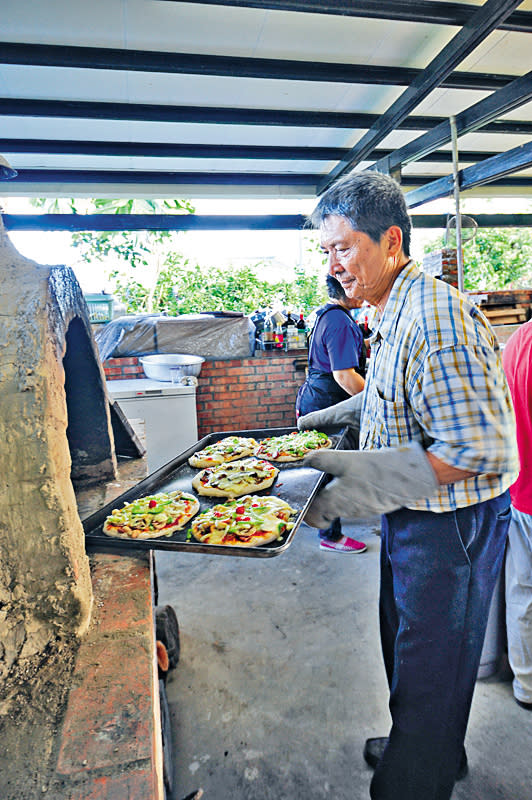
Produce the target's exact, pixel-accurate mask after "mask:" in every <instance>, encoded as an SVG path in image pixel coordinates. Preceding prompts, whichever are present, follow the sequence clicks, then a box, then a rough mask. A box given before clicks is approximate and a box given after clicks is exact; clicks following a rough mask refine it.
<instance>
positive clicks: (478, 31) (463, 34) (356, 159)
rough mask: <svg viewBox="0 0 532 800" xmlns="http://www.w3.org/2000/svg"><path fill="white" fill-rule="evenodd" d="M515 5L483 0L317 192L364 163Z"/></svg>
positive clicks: (504, 0) (513, 1) (505, 0)
mask: <svg viewBox="0 0 532 800" xmlns="http://www.w3.org/2000/svg"><path fill="white" fill-rule="evenodd" d="M519 4H520V0H486V2H485V3H484V5H483V6H481V7H480V8H479V9H478V11H476V12H475V14H473V16H472V17H471V19H470V20H469V21H468V22H467V24H466V25H465V26H464V27H463V28H462V29H461V30H460V31H459V32H458V33H457V34H456V36H454V37H453V38H452V39H451V41H450V42H449V44H447V45H446V46H445V47H444V48H443V50H441V51H440V52H439V53H438V55H437V56H436V57H435V58H433V59H432V61H431V62H430V64H429V65H428V66H427V68H426V69H425V70H424V72H423V73H422V74H421V75H420V76H419V77H418V78H416V79H415V80H414V81H413V82H412V84H411V85H410V86H409V87H408V88H407V89H406V90H405V91H404V92H403V93H402V94H401V96H400V97H399V98H398V99H397V100H396V101H395V102H394V103H392V105H391V106H390V107H389V108H388V109H387V110H386V111H385V112H384V114H382V115H381V117H380V119H379V121H378V122H376V123H375V124H374V125H372V126H371V128H370V130H369V131H368V132H367V133H365V134H364V135H363V136H362V138H361V139H360V141H358V142H357V144H356V145H355V146H354V147H353V148H352V149H351V152H350V154H349V156H348V157H346V158H344V159H342V161H340V162H339V163H338V164H337V165H336V166H335V167H334V168H333V169H332V170H331V171H330V172H329V174H328V175H327V177H326V178H325V179H324V180H323V181H321V183H320V185H319V187H318V192H319V193H322V192H323V191H325V189H327V188H328V187H329V186H330V185H331V184H332V183H334V182H335V181H336V180H337V179H338V178H339V177H341V176H342V175H345V174H346V173H347V172H349V171H350V170H351V169H353V168H354V167H356V165H357V164H359V163H360V161H364V160H366V159H367V158H368V156H369V154H370V153H371V151H372V150H374V149H375V147H376V146H377V145H378V144H379V142H381V141H382V140H383V139H384V138H385V137H386V136H387V135H388V134H389V133H391V132H392V131H393V130H394V129H395V128H397V126H398V125H399V123H400V122H402V121H403V120H404V119H405V118H406V117H407V116H408V115H409V114H410V112H411V111H413V110H414V108H416V106H418V105H419V104H420V103H421V102H422V100H424V99H425V98H426V97H427V95H429V94H430V92H432V91H433V90H434V89H435V88H437V87H438V86H439V85H440V84H441V82H442V81H443V79H444V78H446V77H447V76H448V75H449V74H450V73H451V72H452V70H453V69H454V68H455V67H456V66H457V64H459V63H460V62H461V61H463V59H464V58H466V56H468V55H469V54H470V53H471V52H472V51H473V50H474V49H475V48H476V47H477V46H478V45H479V44H480V43H481V42H482V41H483V40H484V39H485V38H486V36H487V35H488V34H489V33H491V31H493V30H495V29H496V28H497V27H498V25H500V24H501V22H503V21H504V20H505V19H506V17H507V16H508V15H509V14H510V13H511V12H512V11H513V10H514V9H515V8H516V6H518V5H519Z"/></svg>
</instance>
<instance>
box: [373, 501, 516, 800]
mask: <svg viewBox="0 0 532 800" xmlns="http://www.w3.org/2000/svg"><path fill="white" fill-rule="evenodd" d="M509 521H510V498H509V494H508V492H505V493H504V494H503V495H501V496H500V497H497V498H494V499H493V500H488V501H487V502H484V503H479V504H477V505H474V506H469V507H468V508H462V509H458V510H457V511H450V512H447V513H443V514H434V513H433V512H429V511H410V510H408V509H400V510H398V511H395V512H393V513H391V514H386V515H384V516H383V517H382V536H381V591H380V624H381V643H382V651H383V656H384V665H385V668H386V674H387V677H388V683H389V687H390V712H391V716H392V729H391V732H390V740H389V744H388V747H387V748H386V751H385V753H384V756H383V758H382V760H381V762H380V763H379V765H378V766H377V769H376V770H375V774H374V776H373V780H372V782H371V788H370V795H371V797H372V798H373V800H449V798H450V797H451V793H452V790H453V785H454V782H455V777H456V773H457V770H458V766H459V762H460V757H461V753H462V748H463V743H464V738H465V733H466V728H467V722H468V718H469V711H470V708H471V701H472V699H473V691H474V687H475V681H476V677H477V672H478V667H479V663H480V657H481V653H482V646H483V642H484V634H485V631H486V624H487V619H488V613H489V607H490V601H491V596H492V593H493V589H494V586H495V581H496V579H497V576H498V573H499V571H500V569H501V565H502V561H503V555H504V547H505V542H506V535H507V531H508V525H509Z"/></svg>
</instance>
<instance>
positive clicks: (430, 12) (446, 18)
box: [166, 0, 532, 33]
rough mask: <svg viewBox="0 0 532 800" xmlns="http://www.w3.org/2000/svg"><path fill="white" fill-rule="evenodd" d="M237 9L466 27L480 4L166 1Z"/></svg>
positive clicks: (519, 25) (523, 14) (517, 24)
mask: <svg viewBox="0 0 532 800" xmlns="http://www.w3.org/2000/svg"><path fill="white" fill-rule="evenodd" d="M166 1H167V2H185V3H194V4H208V5H218V6H232V7H236V8H259V9H261V10H264V9H269V10H272V11H295V12H306V13H312V14H332V15H338V16H343V17H366V18H368V19H386V20H402V21H405V22H427V23H431V24H433V25H456V27H459V28H461V27H463V26H464V25H465V24H466V23H467V22H468V21H469V19H471V16H472V15H473V14H474V13H475V11H476V10H477V8H478V6H473V5H468V4H462V3H449V2H439V3H435V2H433V0H358V2H356V3H353V0H166ZM499 28H500V29H501V30H504V31H520V32H524V33H530V32H531V31H532V14H531V13H530V12H528V11H514V12H513V13H512V14H510V16H509V17H508V18H507V19H506V20H505V21H504V22H503V23H502V24H501V25H499Z"/></svg>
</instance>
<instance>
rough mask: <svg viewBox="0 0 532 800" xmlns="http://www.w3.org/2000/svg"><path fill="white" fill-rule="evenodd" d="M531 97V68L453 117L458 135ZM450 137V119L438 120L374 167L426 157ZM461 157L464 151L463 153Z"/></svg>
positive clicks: (395, 165)
mask: <svg viewBox="0 0 532 800" xmlns="http://www.w3.org/2000/svg"><path fill="white" fill-rule="evenodd" d="M531 99H532V70H531V71H530V72H528V73H527V74H526V75H523V77H521V78H516V79H515V80H514V81H512V82H511V83H509V84H508V85H507V86H505V87H504V88H503V89H499V90H498V91H497V92H494V93H493V94H491V95H490V96H489V97H486V98H485V99H484V100H481V101H480V102H478V103H475V104H474V105H472V106H470V107H469V108H466V109H465V111H462V112H461V113H460V114H457V115H456V117H455V120H456V130H457V133H458V135H459V136H463V135H464V134H466V133H470V132H471V131H475V130H478V129H479V128H483V127H484V126H485V125H489V124H490V123H494V122H495V121H496V120H497V119H498V118H499V117H501V116H502V115H503V114H507V113H508V112H509V111H512V110H514V109H515V108H518V107H519V106H521V105H523V104H524V103H526V102H528V101H529V100H531ZM450 141H451V125H450V122H449V120H446V121H445V122H442V123H440V124H439V125H437V126H436V127H434V128H432V130H430V131H428V132H427V133H426V134H424V135H423V136H418V138H417V139H414V140H413V141H411V142H409V143H408V144H406V145H404V147H400V148H398V149H397V150H394V152H393V153H391V155H389V156H385V160H383V161H377V162H376V163H375V164H374V165H373V168H374V169H376V170H378V171H380V172H388V171H392V170H395V169H397V168H398V167H401V166H402V165H404V164H409V163H411V162H412V161H418V160H420V159H422V158H426V157H427V156H428V155H430V153H431V152H432V151H433V150H435V149H436V148H438V147H442V146H443V145H445V144H448V143H449V142H450ZM462 156H463V159H464V160H467V159H466V158H465V154H462Z"/></svg>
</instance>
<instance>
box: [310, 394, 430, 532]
mask: <svg viewBox="0 0 532 800" xmlns="http://www.w3.org/2000/svg"><path fill="white" fill-rule="evenodd" d="M345 402H349V401H347V400H346V401H345ZM340 405H342V404H340ZM304 464H305V466H309V467H314V468H315V469H319V470H322V472H326V473H328V474H329V475H332V476H334V479H333V480H332V481H331V482H330V483H328V484H327V486H325V488H323V489H322V490H321V491H320V492H319V493H318V494H317V495H316V497H315V499H314V501H313V502H312V503H311V505H310V508H309V510H308V511H307V513H306V515H305V522H306V523H307V525H310V526H311V527H313V528H327V527H329V525H330V524H331V522H332V520H333V519H336V517H344V518H345V519H356V518H365V517H370V516H372V515H374V514H387V513H389V512H390V511H395V510H396V509H398V508H402V507H403V506H409V505H412V504H414V503H417V502H418V501H419V500H423V499H424V498H426V497H430V496H431V495H433V494H434V492H435V491H436V490H437V489H438V487H439V484H438V481H437V479H436V475H435V473H434V471H433V469H432V467H431V465H430V463H429V460H428V458H427V456H426V455H425V451H424V450H423V448H422V447H421V445H420V444H419V443H418V442H411V443H410V444H408V445H405V446H404V447H389V448H384V449H382V450H362V451H361V450H340V451H339V450H334V451H331V450H323V451H320V452H316V453H310V454H309V455H308V456H306V457H305V460H304Z"/></svg>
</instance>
